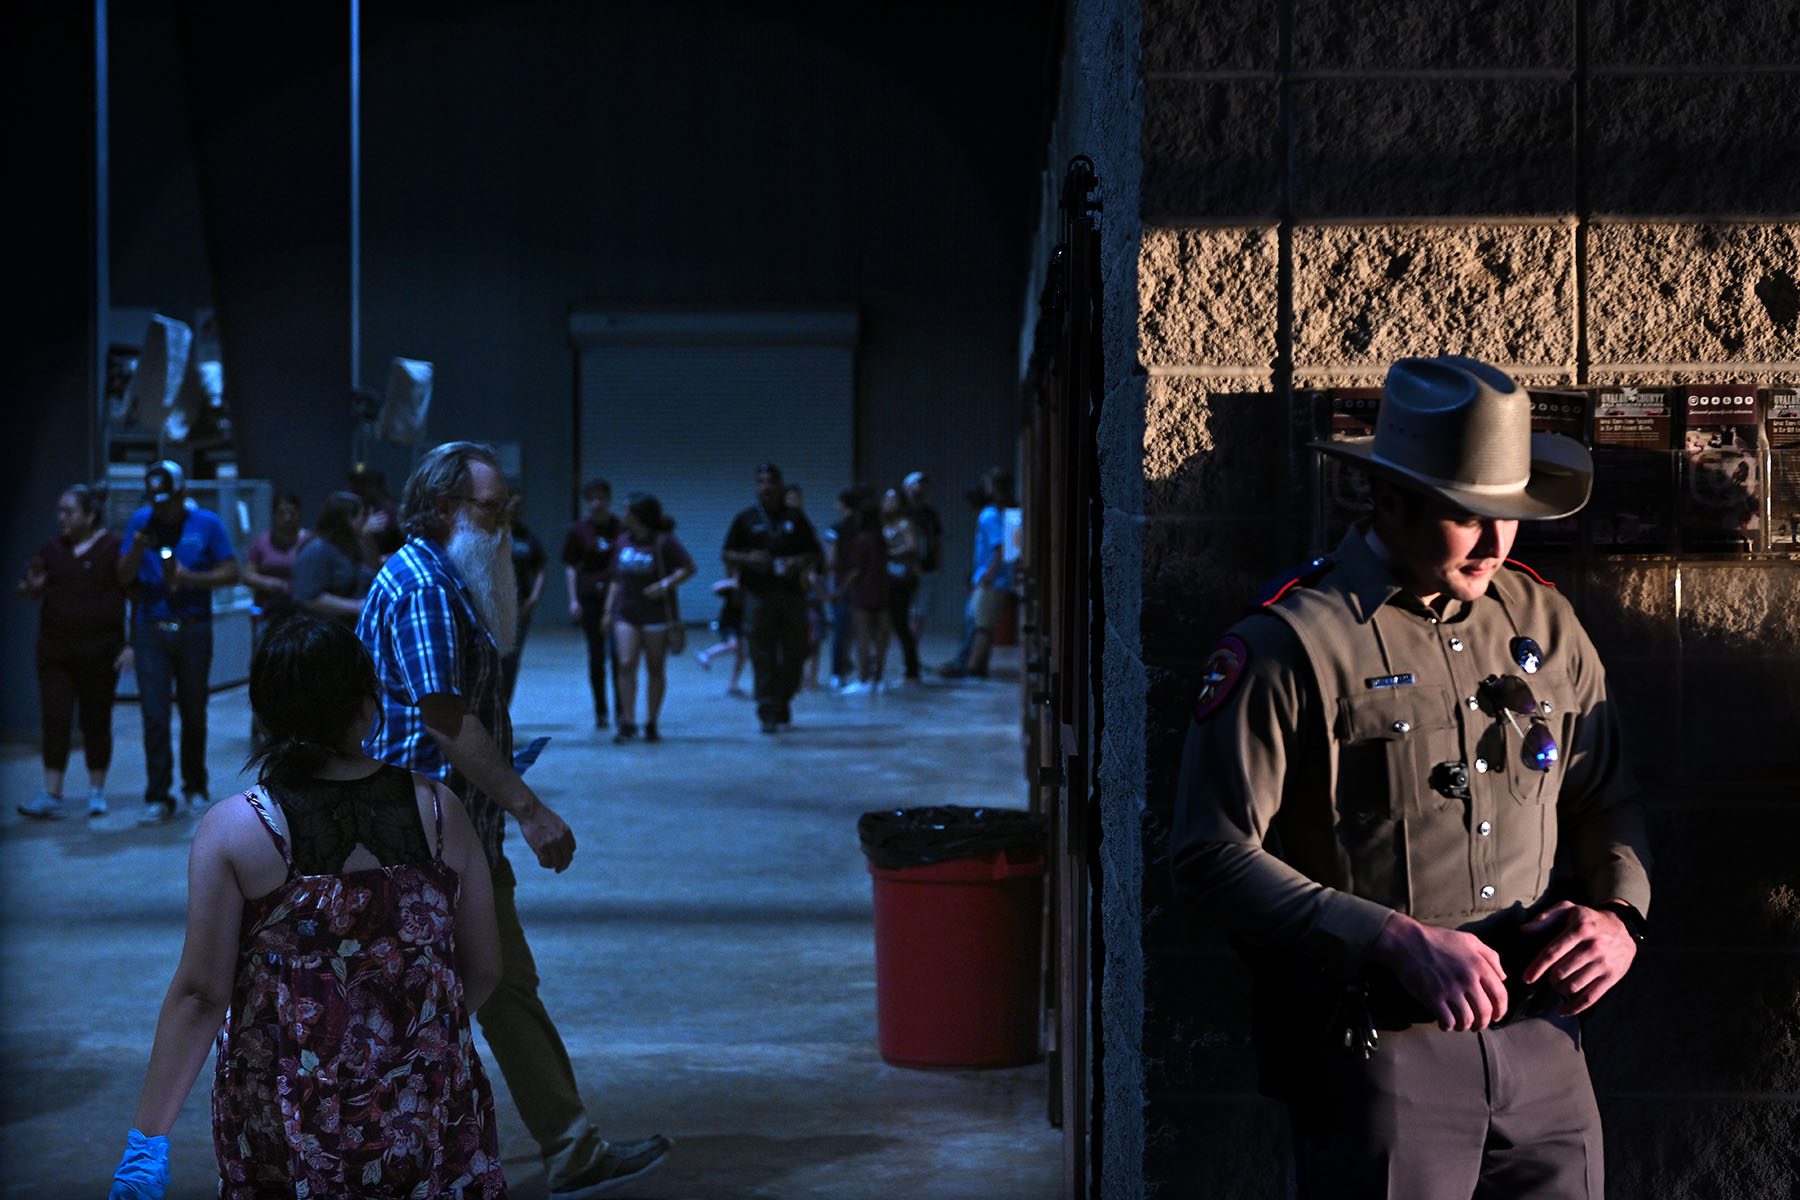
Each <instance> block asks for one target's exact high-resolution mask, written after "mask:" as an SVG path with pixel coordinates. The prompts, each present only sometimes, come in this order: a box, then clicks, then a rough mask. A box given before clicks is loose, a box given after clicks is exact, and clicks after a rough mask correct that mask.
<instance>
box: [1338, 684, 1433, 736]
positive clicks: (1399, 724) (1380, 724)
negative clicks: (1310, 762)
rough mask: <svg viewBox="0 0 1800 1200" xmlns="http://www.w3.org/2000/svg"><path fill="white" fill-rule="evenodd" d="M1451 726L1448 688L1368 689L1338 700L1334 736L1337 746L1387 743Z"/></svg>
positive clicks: (1415, 686)
mask: <svg viewBox="0 0 1800 1200" xmlns="http://www.w3.org/2000/svg"><path fill="white" fill-rule="evenodd" d="M1453 723H1454V722H1453V720H1452V717H1451V705H1450V690H1449V689H1448V688H1445V687H1441V686H1436V685H1431V684H1424V685H1420V684H1415V685H1413V686H1411V687H1400V688H1371V689H1370V690H1369V691H1366V692H1363V693H1361V694H1360V695H1354V696H1340V697H1339V698H1338V712H1337V725H1336V728H1335V729H1334V730H1333V734H1334V736H1335V737H1336V738H1337V740H1338V741H1340V742H1371V741H1381V742H1387V741H1395V740H1397V739H1400V738H1405V737H1411V736H1413V735H1414V734H1419V733H1430V732H1433V731H1436V730H1442V729H1448V728H1450V727H1451V725H1452V724H1453Z"/></svg>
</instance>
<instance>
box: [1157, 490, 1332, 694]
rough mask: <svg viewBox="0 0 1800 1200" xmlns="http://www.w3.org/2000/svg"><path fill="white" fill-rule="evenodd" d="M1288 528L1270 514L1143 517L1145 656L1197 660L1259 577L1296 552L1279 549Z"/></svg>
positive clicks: (1173, 661) (1166, 661) (1164, 661)
mask: <svg viewBox="0 0 1800 1200" xmlns="http://www.w3.org/2000/svg"><path fill="white" fill-rule="evenodd" d="M1293 532H1294V531H1293V530H1292V529H1291V528H1290V527H1289V526H1287V525H1286V524H1284V523H1283V522H1280V521H1269V520H1226V521H1181V520H1169V519H1163V520H1152V521H1147V522H1145V524H1144V549H1143V555H1144V557H1143V579H1144V584H1143V586H1144V606H1143V615H1142V620H1143V640H1144V657H1145V661H1147V662H1150V663H1153V664H1159V665H1181V664H1197V663H1199V662H1201V661H1203V660H1204V659H1205V658H1206V655H1207V653H1208V652H1209V651H1211V649H1212V647H1213V644H1214V643H1215V642H1216V641H1217V640H1218V638H1219V636H1220V635H1221V634H1223V633H1224V632H1225V630H1226V629H1227V628H1229V627H1230V625H1231V623H1232V622H1233V621H1235V620H1236V619H1237V617H1238V615H1239V614H1240V613H1241V612H1242V611H1243V608H1244V605H1246V604H1248V603H1249V602H1250V600H1251V599H1252V598H1253V597H1254V596H1255V595H1256V593H1257V590H1258V589H1259V588H1260V587H1261V586H1262V584H1263V583H1264V582H1265V581H1266V580H1267V579H1268V578H1269V577H1270V576H1271V575H1273V574H1274V573H1275V572H1276V571H1278V570H1280V569H1281V568H1282V566H1283V565H1284V564H1285V563H1288V562H1291V561H1293V560H1295V559H1297V558H1298V557H1299V555H1298V553H1296V552H1294V551H1293V550H1291V549H1289V550H1288V551H1287V552H1285V553H1284V552H1283V550H1282V547H1284V546H1289V545H1290V544H1291V542H1292V540H1293V538H1292V534H1293Z"/></svg>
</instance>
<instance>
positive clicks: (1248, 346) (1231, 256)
mask: <svg viewBox="0 0 1800 1200" xmlns="http://www.w3.org/2000/svg"><path fill="white" fill-rule="evenodd" d="M1276 263H1277V241H1276V233H1275V230H1274V229H1272V228H1268V227H1254V228H1236V229H1172V228H1169V227H1167V226H1154V225H1152V226H1146V227H1145V229H1144V236H1143V239H1142V241H1141V242H1140V243H1139V251H1138V284H1137V287H1138V318H1137V319H1138V355H1139V360H1140V361H1141V362H1142V363H1143V364H1144V365H1145V366H1149V367H1162V366H1198V367H1249V368H1254V369H1255V370H1258V371H1265V372H1266V371H1268V370H1269V369H1270V363H1271V362H1273V360H1274V358H1275V309H1276Z"/></svg>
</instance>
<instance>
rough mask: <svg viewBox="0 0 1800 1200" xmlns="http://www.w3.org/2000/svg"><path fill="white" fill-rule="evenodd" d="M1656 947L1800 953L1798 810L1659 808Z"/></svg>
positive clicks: (1716, 804)
mask: <svg viewBox="0 0 1800 1200" xmlns="http://www.w3.org/2000/svg"><path fill="white" fill-rule="evenodd" d="M1650 834H1651V842H1650V844H1651V850H1652V853H1653V854H1654V855H1655V858H1656V864H1655V866H1654V868H1653V869H1652V872H1651V883H1652V884H1653V885H1654V891H1653V895H1652V897H1651V901H1650V909H1651V918H1652V920H1653V921H1654V922H1655V925H1656V944H1657V945H1658V946H1673V947H1678V948H1685V947H1711V948H1715V949H1725V948H1737V947H1745V948H1776V947H1786V948H1788V949H1794V948H1800V855H1796V854H1795V853H1794V847H1795V846H1800V803H1788V804H1781V803H1764V804H1747V803H1740V802H1733V801H1724V800H1719V801H1713V802H1710V803H1692V802H1690V803H1689V804H1686V805H1683V806H1680V807H1662V806H1659V807H1656V808H1652V809H1651V812H1650Z"/></svg>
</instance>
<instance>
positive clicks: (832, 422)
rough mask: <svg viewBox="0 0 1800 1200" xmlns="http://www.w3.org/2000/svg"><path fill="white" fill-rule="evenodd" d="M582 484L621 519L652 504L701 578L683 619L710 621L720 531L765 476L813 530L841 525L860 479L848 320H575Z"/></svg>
mask: <svg viewBox="0 0 1800 1200" xmlns="http://www.w3.org/2000/svg"><path fill="white" fill-rule="evenodd" d="M569 332H570V340H571V341H572V342H573V344H574V346H575V350H576V353H577V355H578V364H577V365H578V372H579V374H578V380H579V388H580V424H579V443H580V444H579V459H578V462H579V471H580V478H581V479H583V480H586V479H590V478H593V477H595V476H599V477H600V478H603V479H606V480H608V481H609V482H610V483H611V484H612V488H613V508H614V510H615V511H618V512H622V511H623V510H624V508H625V503H626V498H627V497H628V496H629V495H630V494H631V493H632V492H638V491H643V492H652V493H654V494H655V495H656V497H657V498H658V499H659V500H661V501H662V504H663V509H664V510H665V511H666V512H667V513H668V514H669V515H670V516H672V517H674V518H675V520H676V522H677V526H676V530H675V535H676V536H677V537H678V538H680V539H681V541H682V543H683V544H684V545H685V546H687V548H688V551H689V553H691V554H692V555H693V556H694V561H695V563H696V564H697V565H698V566H699V574H698V575H697V576H696V577H695V579H694V581H693V583H691V584H689V585H688V586H687V587H685V588H683V589H682V592H683V597H682V599H683V608H682V616H683V617H684V618H685V619H687V620H690V621H694V620H705V619H708V618H710V617H711V616H712V615H713V612H714V609H715V607H716V605H715V604H714V602H713V600H712V598H711V597H710V596H709V595H708V594H707V592H706V590H705V589H706V587H707V586H708V585H710V584H711V582H712V581H713V580H715V579H718V578H720V577H721V576H722V575H723V572H724V568H723V566H722V564H721V563H720V561H719V550H720V547H721V546H722V545H723V543H724V540H725V531H726V529H727V528H728V527H729V526H730V524H731V520H732V518H733V517H735V516H736V515H737V513H738V512H739V511H741V510H742V509H743V508H745V507H746V506H748V505H749V504H751V503H752V502H753V501H754V499H755V497H754V493H753V489H754V485H755V475H754V472H755V468H756V465H757V464H758V463H760V462H764V461H772V462H775V463H777V464H779V465H780V467H781V470H782V474H783V475H784V477H785V478H786V479H787V480H788V481H790V482H796V483H799V484H800V485H802V487H803V488H804V489H805V492H806V508H807V515H808V516H809V517H810V518H811V519H812V521H813V524H814V525H816V526H824V525H829V524H830V523H831V521H832V520H833V519H834V518H835V515H836V509H835V500H836V497H837V493H838V492H839V490H841V489H842V488H843V487H845V486H846V485H847V484H848V483H849V482H850V480H851V475H852V473H853V471H854V469H855V462H854V455H855V429H854V420H855V411H856V332H857V322H856V315H855V314H854V313H853V312H727V313H706V312H661V311H648V312H635V311H633V312H622V311H619V310H608V311H604V312H577V313H575V314H573V315H572V316H571V318H570V330H569Z"/></svg>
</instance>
